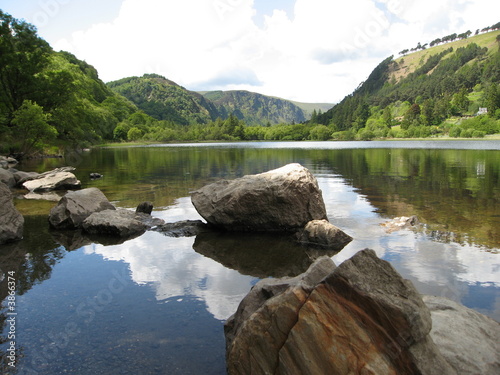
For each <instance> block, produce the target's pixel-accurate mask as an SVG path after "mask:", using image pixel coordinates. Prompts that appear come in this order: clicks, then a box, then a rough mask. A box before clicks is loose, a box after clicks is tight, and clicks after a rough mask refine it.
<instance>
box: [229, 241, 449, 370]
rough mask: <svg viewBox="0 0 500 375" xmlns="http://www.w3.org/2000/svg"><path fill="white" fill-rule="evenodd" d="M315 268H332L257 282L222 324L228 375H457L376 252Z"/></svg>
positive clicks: (415, 299)
mask: <svg viewBox="0 0 500 375" xmlns="http://www.w3.org/2000/svg"><path fill="white" fill-rule="evenodd" d="M320 262H321V263H322V264H323V265H324V264H325V263H328V262H330V263H331V266H326V267H323V269H324V270H325V271H326V272H323V273H319V274H318V273H315V274H316V275H317V277H315V278H313V277H310V272H309V271H308V272H306V273H305V274H303V275H301V276H298V277H297V278H294V279H289V280H288V281H287V280H283V279H282V280H276V279H275V280H270V281H262V282H261V283H262V284H261V283H258V284H257V285H256V286H255V287H254V288H253V289H252V291H251V292H250V293H249V294H248V296H247V297H245V299H244V300H243V301H242V302H241V304H240V307H239V308H238V311H237V312H236V314H235V315H234V317H233V318H230V319H229V320H228V322H227V323H226V342H227V347H226V349H227V350H226V359H227V367H228V373H229V374H257V373H258V374H339V375H340V374H394V375H396V374H455V371H454V370H453V369H452V368H451V367H450V365H449V364H448V363H447V362H446V361H445V359H444V358H443V356H442V355H441V353H440V352H439V350H438V349H437V347H436V346H435V344H434V343H433V341H432V339H431V337H430V336H429V332H430V330H431V316H430V312H429V310H428V309H427V307H426V306H425V304H424V302H423V301H422V298H421V297H420V295H419V294H418V292H417V291H416V290H415V288H414V287H413V285H412V284H411V283H410V282H409V281H407V280H404V279H403V278H402V277H401V276H400V275H399V274H398V273H397V272H396V271H395V270H394V268H393V267H392V266H391V265H390V264H389V263H388V262H386V261H383V260H380V259H379V258H378V257H377V256H376V254H375V252H374V251H373V250H363V251H361V252H359V253H357V254H356V255H355V256H354V257H352V258H351V259H349V260H347V261H345V262H344V263H342V264H341V265H340V266H339V267H337V268H334V265H333V262H332V261H331V259H329V258H321V259H320ZM316 264H317V263H315V264H314V265H313V266H311V268H310V271H311V270H314V267H315V265H316ZM306 280H307V281H306ZM254 289H256V290H255V291H254Z"/></svg>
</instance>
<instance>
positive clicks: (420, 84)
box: [317, 30, 500, 139]
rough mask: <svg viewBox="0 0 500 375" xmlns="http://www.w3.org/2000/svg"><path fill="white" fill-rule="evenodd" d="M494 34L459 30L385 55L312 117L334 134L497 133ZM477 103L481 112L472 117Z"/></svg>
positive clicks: (499, 73) (499, 72) (499, 41)
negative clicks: (451, 37)
mask: <svg viewBox="0 0 500 375" xmlns="http://www.w3.org/2000/svg"><path fill="white" fill-rule="evenodd" d="M455 35H456V34H455ZM499 35H500V31H498V30H496V31H491V32H487V33H485V34H480V35H477V36H474V37H471V38H467V36H466V35H465V36H464V38H462V39H461V40H459V41H456V42H451V43H444V44H441V45H437V46H435V47H433V48H429V49H426V48H425V47H421V48H418V49H419V51H418V52H414V53H412V54H409V55H405V56H402V57H400V58H398V59H394V58H393V56H391V57H389V58H387V59H385V60H384V61H382V62H381V63H380V64H379V65H378V66H377V67H376V68H375V69H374V70H373V72H372V73H371V74H370V76H369V77H368V78H367V80H366V81H365V82H363V83H362V84H361V85H360V86H359V87H358V88H357V89H356V90H355V91H354V92H353V93H352V94H351V95H348V96H347V97H345V98H344V99H343V100H342V101H341V102H340V103H339V104H337V105H336V106H334V107H333V108H332V109H331V110H329V111H327V112H325V113H324V114H322V115H320V116H318V118H317V121H318V123H320V124H323V125H325V126H328V127H329V128H330V130H332V132H333V133H334V134H333V136H332V137H333V138H337V139H354V138H357V139H371V138H374V137H387V136H389V137H415V136H417V137H427V136H431V135H437V134H449V135H451V136H464V137H472V136H474V137H482V136H484V135H486V134H494V133H499V132H500V123H499V121H498V119H499V118H500V111H499V108H500V89H499V87H498V86H499V82H500V51H499V47H500V36H499ZM434 44H436V43H434ZM402 52H403V53H407V52H409V51H408V50H405V51H402ZM479 108H486V109H487V114H484V115H482V116H475V115H477V114H478V112H479Z"/></svg>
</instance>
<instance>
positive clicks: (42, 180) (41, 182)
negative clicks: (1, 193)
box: [22, 167, 81, 192]
mask: <svg viewBox="0 0 500 375" xmlns="http://www.w3.org/2000/svg"><path fill="white" fill-rule="evenodd" d="M72 170H74V168H72V167H64V168H59V169H55V170H53V171H50V172H45V173H42V174H41V175H40V176H38V178H36V179H34V180H30V181H26V182H24V183H23V184H22V185H23V186H24V187H25V188H26V189H28V190H29V191H34V192H40V191H49V190H57V189H79V188H80V186H81V182H80V181H79V180H78V179H77V178H76V176H75V175H74V174H73V173H71V171H72Z"/></svg>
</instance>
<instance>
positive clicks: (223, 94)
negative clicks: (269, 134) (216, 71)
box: [203, 90, 307, 125]
mask: <svg viewBox="0 0 500 375" xmlns="http://www.w3.org/2000/svg"><path fill="white" fill-rule="evenodd" d="M203 96H204V97H205V98H207V99H209V100H211V101H212V102H213V103H214V104H215V105H216V106H217V108H218V109H219V112H220V113H221V114H222V117H223V118H227V117H228V115H229V114H231V113H233V114H234V115H235V116H236V117H238V119H240V120H243V121H245V123H246V124H247V125H265V124H268V125H274V124H280V123H287V124H292V123H299V122H304V121H306V119H307V114H306V113H305V112H304V111H303V110H302V109H301V108H300V107H298V106H297V105H295V104H294V103H292V102H290V101H288V100H284V99H279V98H273V97H270V96H265V95H261V94H257V93H254V92H248V91H242V90H235V91H208V92H204V93H203Z"/></svg>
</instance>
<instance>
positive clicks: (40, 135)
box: [12, 100, 57, 153]
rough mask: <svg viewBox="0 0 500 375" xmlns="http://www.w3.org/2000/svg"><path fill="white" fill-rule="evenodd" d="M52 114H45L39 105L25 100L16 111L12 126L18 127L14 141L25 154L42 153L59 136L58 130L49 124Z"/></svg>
mask: <svg viewBox="0 0 500 375" xmlns="http://www.w3.org/2000/svg"><path fill="white" fill-rule="evenodd" d="M50 117H51V116H50V114H48V113H44V111H43V108H42V107H40V106H39V105H38V104H36V103H33V102H31V101H30V100H25V101H24V102H23V104H22V105H21V106H20V107H19V108H18V109H17V110H15V111H14V113H13V119H12V124H13V125H14V126H15V127H16V134H15V137H14V139H16V143H18V147H19V150H20V151H21V152H23V153H31V152H33V151H40V150H42V149H43V147H44V146H45V145H46V143H48V142H49V141H52V140H53V139H55V138H56V136H57V130H56V129H55V128H54V127H53V126H51V125H50V124H49V120H50Z"/></svg>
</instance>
